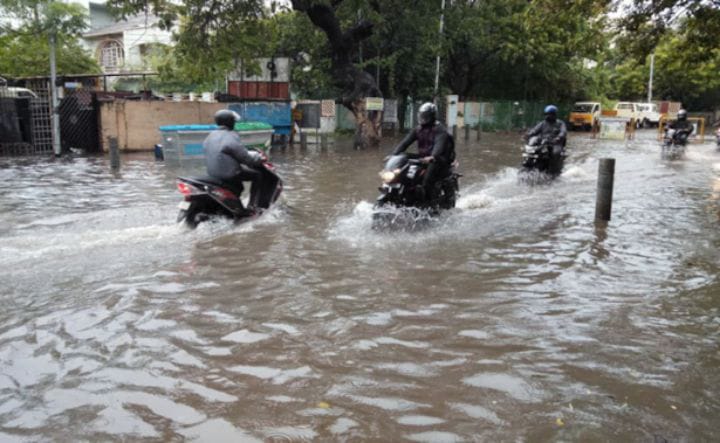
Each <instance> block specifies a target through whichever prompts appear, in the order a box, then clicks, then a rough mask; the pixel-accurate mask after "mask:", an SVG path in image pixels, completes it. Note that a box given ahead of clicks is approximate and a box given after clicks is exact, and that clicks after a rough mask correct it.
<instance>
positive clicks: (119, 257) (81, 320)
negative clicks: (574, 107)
mask: <svg viewBox="0 0 720 443" xmlns="http://www.w3.org/2000/svg"><path fill="white" fill-rule="evenodd" d="M653 135H654V133H652V132H644V133H640V134H639V136H638V139H637V140H636V141H633V142H629V143H627V144H626V143H623V142H609V141H604V142H598V141H595V140H590V139H589V138H587V137H586V136H584V135H573V136H572V138H571V141H570V143H569V146H570V152H571V153H572V156H571V157H570V158H569V160H568V163H567V164H566V168H565V172H564V174H563V175H562V177H561V178H560V179H559V180H558V181H557V182H555V183H553V184H552V185H549V186H536V187H528V186H526V185H522V184H519V183H518V181H517V176H516V165H517V163H518V160H519V147H520V143H519V138H518V136H516V135H512V136H501V135H492V134H484V137H483V140H482V141H481V142H480V143H479V144H478V143H476V142H472V143H468V144H465V143H464V142H463V141H462V140H460V141H459V142H458V145H459V146H458V157H459V160H460V162H461V167H460V169H461V172H463V173H464V177H463V178H462V181H461V187H462V197H461V199H460V200H459V204H458V206H459V207H458V208H457V209H456V210H454V211H452V212H451V213H449V214H447V215H446V216H444V217H442V218H440V219H439V220H437V222H436V223H435V224H434V225H432V226H429V227H428V228H427V229H424V230H421V231H419V232H414V233H403V232H396V233H377V232H373V231H372V230H371V229H370V214H371V207H372V201H373V200H374V198H375V196H376V188H377V185H378V177H377V172H378V171H379V169H380V166H381V159H382V158H383V157H384V156H385V155H386V154H387V153H388V151H389V150H390V148H391V146H392V143H393V140H387V141H386V144H385V146H383V148H382V149H381V150H379V151H377V150H375V151H364V152H358V151H354V150H352V149H351V148H350V144H349V142H345V141H339V142H338V143H336V145H335V146H333V147H330V148H328V149H326V150H320V149H314V148H309V149H308V150H306V151H303V150H301V149H300V148H296V149H290V150H287V151H285V152H282V151H275V152H274V154H273V160H274V162H275V163H276V164H277V165H278V168H279V172H280V174H281V175H282V176H283V177H284V179H285V182H286V184H287V186H286V189H285V195H284V200H283V203H282V204H281V205H280V206H279V207H277V208H275V209H274V210H272V211H271V212H270V213H269V214H267V215H266V216H264V218H262V219H260V220H258V221H256V222H254V223H252V224H249V225H242V226H233V225H231V224H229V223H227V222H218V223H212V224H206V225H204V226H201V227H200V228H199V229H198V230H196V231H192V232H191V231H188V230H186V229H185V228H183V227H181V226H178V225H176V224H175V223H174V219H175V216H176V205H177V203H178V202H179V200H180V198H179V194H178V193H177V192H176V189H175V182H174V177H175V176H176V175H178V174H184V173H188V172H189V171H188V170H187V169H182V170H181V169H178V168H177V167H171V166H170V165H165V164H161V163H155V162H154V161H153V160H152V158H151V156H150V155H141V156H127V157H124V158H123V165H122V170H121V172H120V174H117V175H113V174H110V173H109V172H108V171H109V165H108V162H107V160H106V159H104V158H76V159H74V160H58V161H55V160H38V159H0V196H1V198H0V282H1V286H0V292H1V294H2V295H1V302H2V306H3V309H2V312H0V441H3V442H26V441H29V442H36V441H37V442H41V441H43V442H44V441H68V442H69V441H183V440H187V441H207V442H221V441H228V442H245V441H278V442H280V441H301V440H308V441H347V440H350V441H428V442H445V441H530V442H534V441H583V442H593V441H613V442H615V441H647V442H655V441H659V442H662V441H665V440H667V441H681V442H701V441H718V440H719V439H720V418H719V417H720V352H719V351H720V350H719V346H718V344H719V339H720V281H718V277H717V274H718V270H719V269H720V255H719V253H718V247H719V246H720V229H718V228H719V225H718V223H719V222H720V153H718V152H716V151H715V148H714V146H713V145H711V144H710V143H706V144H703V145H691V146H690V147H689V150H688V154H687V156H686V158H685V159H683V160H679V161H673V162H668V161H664V160H662V159H661V156H660V153H659V149H658V144H657V142H656V141H655V140H654V139H653ZM605 156H611V157H614V158H616V159H617V166H616V176H615V182H616V186H615V200H614V212H613V220H612V221H611V222H610V224H609V226H608V228H607V229H602V228H596V227H595V226H594V224H593V222H592V219H593V212H594V196H595V186H596V181H595V180H596V171H597V159H598V158H600V157H605Z"/></svg>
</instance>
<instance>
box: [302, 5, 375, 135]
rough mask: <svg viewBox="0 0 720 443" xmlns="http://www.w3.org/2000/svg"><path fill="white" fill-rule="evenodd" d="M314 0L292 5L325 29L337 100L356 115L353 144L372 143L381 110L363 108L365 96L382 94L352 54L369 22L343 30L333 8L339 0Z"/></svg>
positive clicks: (369, 27)
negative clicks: (323, 1) (326, 2)
mask: <svg viewBox="0 0 720 443" xmlns="http://www.w3.org/2000/svg"><path fill="white" fill-rule="evenodd" d="M314 3H316V2H314V1H313V0H292V6H293V9H295V10H296V11H300V12H304V13H306V14H307V16H308V17H309V18H310V20H311V21H312V22H313V24H314V25H315V26H317V27H319V28H320V29H322V30H323V32H325V35H326V36H327V38H328V42H329V44H330V49H331V51H332V53H331V56H332V67H331V69H332V76H333V79H334V81H335V86H337V87H338V89H340V91H341V94H342V95H341V97H340V103H342V105H343V106H345V107H346V108H348V109H349V110H350V111H351V112H352V113H353V115H354V116H355V122H356V125H357V129H356V131H355V147H357V148H366V147H375V146H378V145H379V144H380V137H381V135H382V133H381V130H382V112H379V111H370V112H368V111H367V110H366V109H365V98H366V97H382V93H381V92H380V90H379V89H378V87H377V85H376V84H375V79H374V78H373V77H372V75H370V74H369V73H367V72H365V71H363V70H362V69H360V68H358V67H357V66H355V64H354V63H353V62H352V60H353V54H355V53H356V52H357V49H358V46H359V44H360V42H361V41H362V40H364V39H366V38H368V37H370V35H372V28H373V25H372V23H370V22H368V21H361V22H359V23H357V24H356V25H355V26H353V27H352V28H350V29H347V30H345V31H343V30H342V29H341V28H340V22H339V21H338V19H337V16H336V15H335V8H336V7H337V6H338V5H339V4H340V3H342V0H333V1H331V2H330V5H324V4H314Z"/></svg>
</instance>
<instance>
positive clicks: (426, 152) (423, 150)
mask: <svg viewBox="0 0 720 443" xmlns="http://www.w3.org/2000/svg"><path fill="white" fill-rule="evenodd" d="M418 120H419V122H420V124H419V125H418V126H417V127H416V128H414V129H413V130H411V131H410V132H409V133H408V135H406V136H405V138H403V139H402V141H400V143H399V144H398V145H397V146H396V147H395V149H394V150H393V153H392V154H393V155H398V154H401V153H403V152H405V150H406V149H407V148H409V147H410V145H412V144H413V143H414V142H416V141H417V143H418V148H417V149H418V157H419V159H420V161H422V162H423V163H425V164H428V169H427V172H426V173H425V177H424V178H423V185H422V188H420V189H422V191H421V192H423V194H424V195H422V196H421V197H422V200H425V201H432V200H433V199H434V198H435V195H434V192H433V191H434V189H435V183H436V182H437V181H438V180H440V179H442V178H443V177H445V176H446V175H447V173H448V171H449V169H450V165H451V164H452V162H453V161H454V160H455V142H454V140H453V138H452V135H450V134H448V131H447V128H446V127H445V126H444V125H443V124H442V123H440V122H439V121H438V120H437V106H435V105H434V104H433V103H430V102H427V103H423V104H422V106H420V109H419V111H418Z"/></svg>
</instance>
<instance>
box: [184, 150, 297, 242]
mask: <svg viewBox="0 0 720 443" xmlns="http://www.w3.org/2000/svg"><path fill="white" fill-rule="evenodd" d="M249 150H250V151H254V152H256V153H257V154H256V155H260V156H261V158H262V160H263V163H262V166H261V167H260V168H258V170H260V172H261V173H262V174H263V180H262V185H261V188H260V189H259V190H258V197H257V200H258V201H257V202H256V207H255V209H249V208H246V207H245V206H244V205H243V204H242V201H241V200H240V196H241V194H242V192H243V186H242V185H240V186H239V187H237V186H232V185H230V184H228V183H225V182H223V181H222V180H219V179H217V178H214V177H208V176H202V177H178V179H177V188H178V191H180V193H181V194H182V195H183V200H182V201H181V202H180V204H179V205H178V208H179V209H180V212H179V213H178V217H177V222H178V223H180V222H184V223H185V225H186V226H187V227H189V228H191V229H194V228H195V227H197V225H198V224H199V223H201V222H203V221H206V220H209V219H210V218H212V217H224V218H229V219H232V220H235V221H236V222H243V221H248V220H251V219H254V218H256V217H258V216H259V215H261V214H262V212H263V211H265V210H267V209H268V208H269V207H270V206H271V205H272V204H273V203H275V202H276V201H277V199H278V197H280V193H281V192H282V190H283V182H282V180H281V179H280V177H279V176H278V175H277V174H276V173H275V167H274V166H273V165H272V163H270V162H269V161H268V158H267V156H266V155H265V154H264V153H263V152H262V151H259V150H256V149H252V148H251V149H249Z"/></svg>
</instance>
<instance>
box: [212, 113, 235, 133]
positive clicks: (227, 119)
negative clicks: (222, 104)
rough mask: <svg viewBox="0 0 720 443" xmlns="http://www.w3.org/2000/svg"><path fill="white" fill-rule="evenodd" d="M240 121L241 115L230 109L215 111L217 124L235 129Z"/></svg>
mask: <svg viewBox="0 0 720 443" xmlns="http://www.w3.org/2000/svg"><path fill="white" fill-rule="evenodd" d="M239 121H240V115H238V113H237V112H235V111H231V110H229V109H221V110H219V111H218V112H216V113H215V124H216V125H218V126H224V127H225V128H227V129H230V130H233V129H234V128H235V123H237V122H239Z"/></svg>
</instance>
